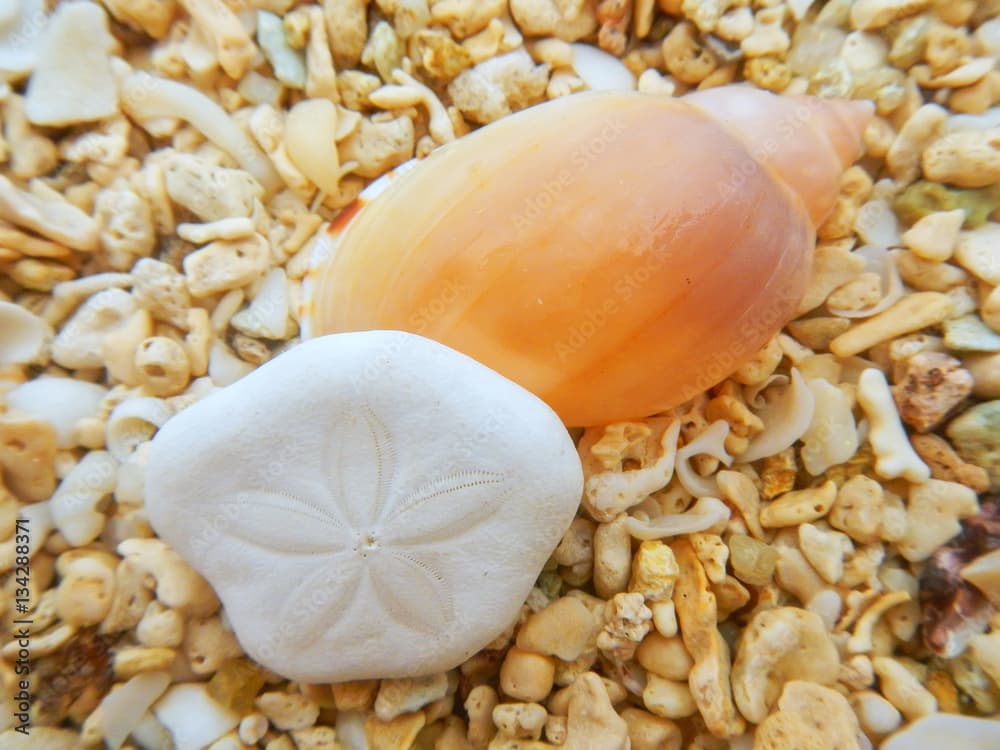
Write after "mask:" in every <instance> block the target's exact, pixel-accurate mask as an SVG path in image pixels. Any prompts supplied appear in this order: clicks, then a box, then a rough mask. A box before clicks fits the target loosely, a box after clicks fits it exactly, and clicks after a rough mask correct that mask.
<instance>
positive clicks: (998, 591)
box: [962, 549, 1000, 607]
mask: <svg viewBox="0 0 1000 750" xmlns="http://www.w3.org/2000/svg"><path fill="white" fill-rule="evenodd" d="M962 578H964V579H965V580H966V581H968V582H969V583H971V584H972V585H973V586H975V587H976V588H977V589H979V590H980V591H982V592H983V593H984V594H985V595H986V598H988V599H989V600H990V603H991V604H992V605H993V606H994V607H1000V549H997V550H994V551H993V552H989V553H987V554H985V555H982V556H980V557H977V558H976V559H975V560H973V561H972V562H971V563H969V564H968V565H966V566H965V567H964V568H962Z"/></svg>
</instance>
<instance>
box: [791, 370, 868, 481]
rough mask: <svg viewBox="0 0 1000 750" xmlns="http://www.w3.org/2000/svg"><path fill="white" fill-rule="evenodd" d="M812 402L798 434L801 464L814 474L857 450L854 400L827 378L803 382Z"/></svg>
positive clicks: (840, 462) (843, 460)
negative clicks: (809, 414)
mask: <svg viewBox="0 0 1000 750" xmlns="http://www.w3.org/2000/svg"><path fill="white" fill-rule="evenodd" d="M807 383H808V385H809V390H810V391H812V395H813V403H814V405H815V408H814V411H813V415H812V419H811V420H810V422H809V429H807V430H806V431H805V432H804V433H803V434H802V451H801V456H802V466H803V467H804V468H805V470H806V471H808V472H809V473H810V474H812V475H813V476H814V477H816V476H819V475H820V474H822V473H823V472H824V471H826V470H827V469H829V468H830V467H831V466H836V465H837V464H842V463H844V462H845V461H847V460H848V459H849V458H850V457H851V456H853V455H854V454H855V453H856V452H857V450H858V430H857V425H856V424H855V422H854V414H853V412H852V407H853V406H854V399H853V398H851V397H850V396H849V395H848V394H847V393H845V392H844V391H843V390H841V389H840V388H838V387H837V386H835V385H834V384H833V383H831V382H829V381H828V380H823V379H822V378H810V379H809V380H808V381H807Z"/></svg>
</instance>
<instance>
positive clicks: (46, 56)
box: [25, 2, 118, 126]
mask: <svg viewBox="0 0 1000 750" xmlns="http://www.w3.org/2000/svg"><path fill="white" fill-rule="evenodd" d="M113 44H114V39H113V38H112V36H111V33H110V32H109V31H108V18H107V15H106V14H105V12H104V9H103V8H101V6H99V5H96V4H94V3H87V2H71V3H62V4H60V5H59V7H58V8H57V10H56V12H55V14H54V15H53V16H52V19H51V21H50V22H49V25H48V29H47V30H46V33H45V35H44V37H43V38H42V40H41V43H40V44H39V51H38V64H37V67H36V68H35V71H34V72H33V73H32V75H31V79H30V80H29V82H28V91H27V95H26V97H25V113H26V114H27V116H28V120H29V121H30V122H31V123H33V124H35V125H50V126H64V125H72V124H75V123H78V122H91V121H93V120H100V119H102V118H105V117H111V116H112V115H114V114H115V113H117V112H118V88H117V86H116V84H115V77H114V74H113V73H112V72H111V58H110V56H109V51H110V50H111V48H112V46H113Z"/></svg>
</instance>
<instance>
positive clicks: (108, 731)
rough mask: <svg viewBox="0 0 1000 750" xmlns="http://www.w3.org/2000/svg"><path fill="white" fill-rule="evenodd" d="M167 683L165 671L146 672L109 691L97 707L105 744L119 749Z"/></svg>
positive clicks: (168, 677) (168, 681) (168, 678)
mask: <svg viewBox="0 0 1000 750" xmlns="http://www.w3.org/2000/svg"><path fill="white" fill-rule="evenodd" d="M169 685H170V675H169V674H167V673H166V672H145V673H143V674H137V675H136V676H135V677H133V678H132V679H130V680H129V681H128V682H126V683H125V684H124V685H121V686H120V687H118V688H116V689H115V690H113V691H112V692H110V693H108V695H106V696H105V697H104V699H103V700H102V701H101V705H100V706H99V707H98V708H97V712H98V713H99V716H100V727H101V734H102V735H103V737H104V741H105V744H106V746H107V747H108V748H110V749H111V750H118V748H119V747H121V746H122V745H123V744H125V740H126V739H127V738H128V736H129V735H130V734H131V733H132V730H133V729H135V727H136V726H137V725H138V724H139V721H140V719H141V718H142V715H143V714H144V713H145V712H146V711H147V710H148V709H149V707H150V706H151V705H152V704H153V703H154V702H155V701H156V700H157V699H158V698H159V697H160V696H161V695H162V694H163V692H164V691H165V690H166V689H167V687H169Z"/></svg>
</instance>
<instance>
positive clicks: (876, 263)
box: [827, 245, 903, 318]
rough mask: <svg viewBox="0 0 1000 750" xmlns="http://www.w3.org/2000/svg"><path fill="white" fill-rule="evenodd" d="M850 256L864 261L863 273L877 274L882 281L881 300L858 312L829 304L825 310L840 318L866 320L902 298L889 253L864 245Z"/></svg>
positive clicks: (875, 246) (899, 279) (900, 285)
mask: <svg viewBox="0 0 1000 750" xmlns="http://www.w3.org/2000/svg"><path fill="white" fill-rule="evenodd" d="M852 254H853V255H855V256H857V257H859V258H864V259H865V263H866V268H865V272H868V273H875V274H878V276H879V278H880V279H881V280H882V283H881V290H882V298H881V299H880V300H879V301H878V302H876V303H875V304H874V305H871V306H869V307H863V308H862V309H860V310H850V309H846V308H838V307H835V306H833V305H831V304H827V309H828V310H829V311H830V312H831V313H833V314H834V315H836V316H838V317H841V318H868V317H871V316H872V315H877V314H878V313H880V312H882V311H883V310H888V309H889V308H890V307H892V306H893V305H894V304H896V303H897V302H898V301H899V300H900V299H901V298H902V296H903V280H902V279H901V278H900V277H899V269H898V268H897V267H896V264H895V263H894V262H893V259H892V256H890V255H889V251H888V250H886V249H885V248H884V247H882V246H880V245H864V246H862V247H859V248H858V249H857V250H855V251H853V253H852Z"/></svg>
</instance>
